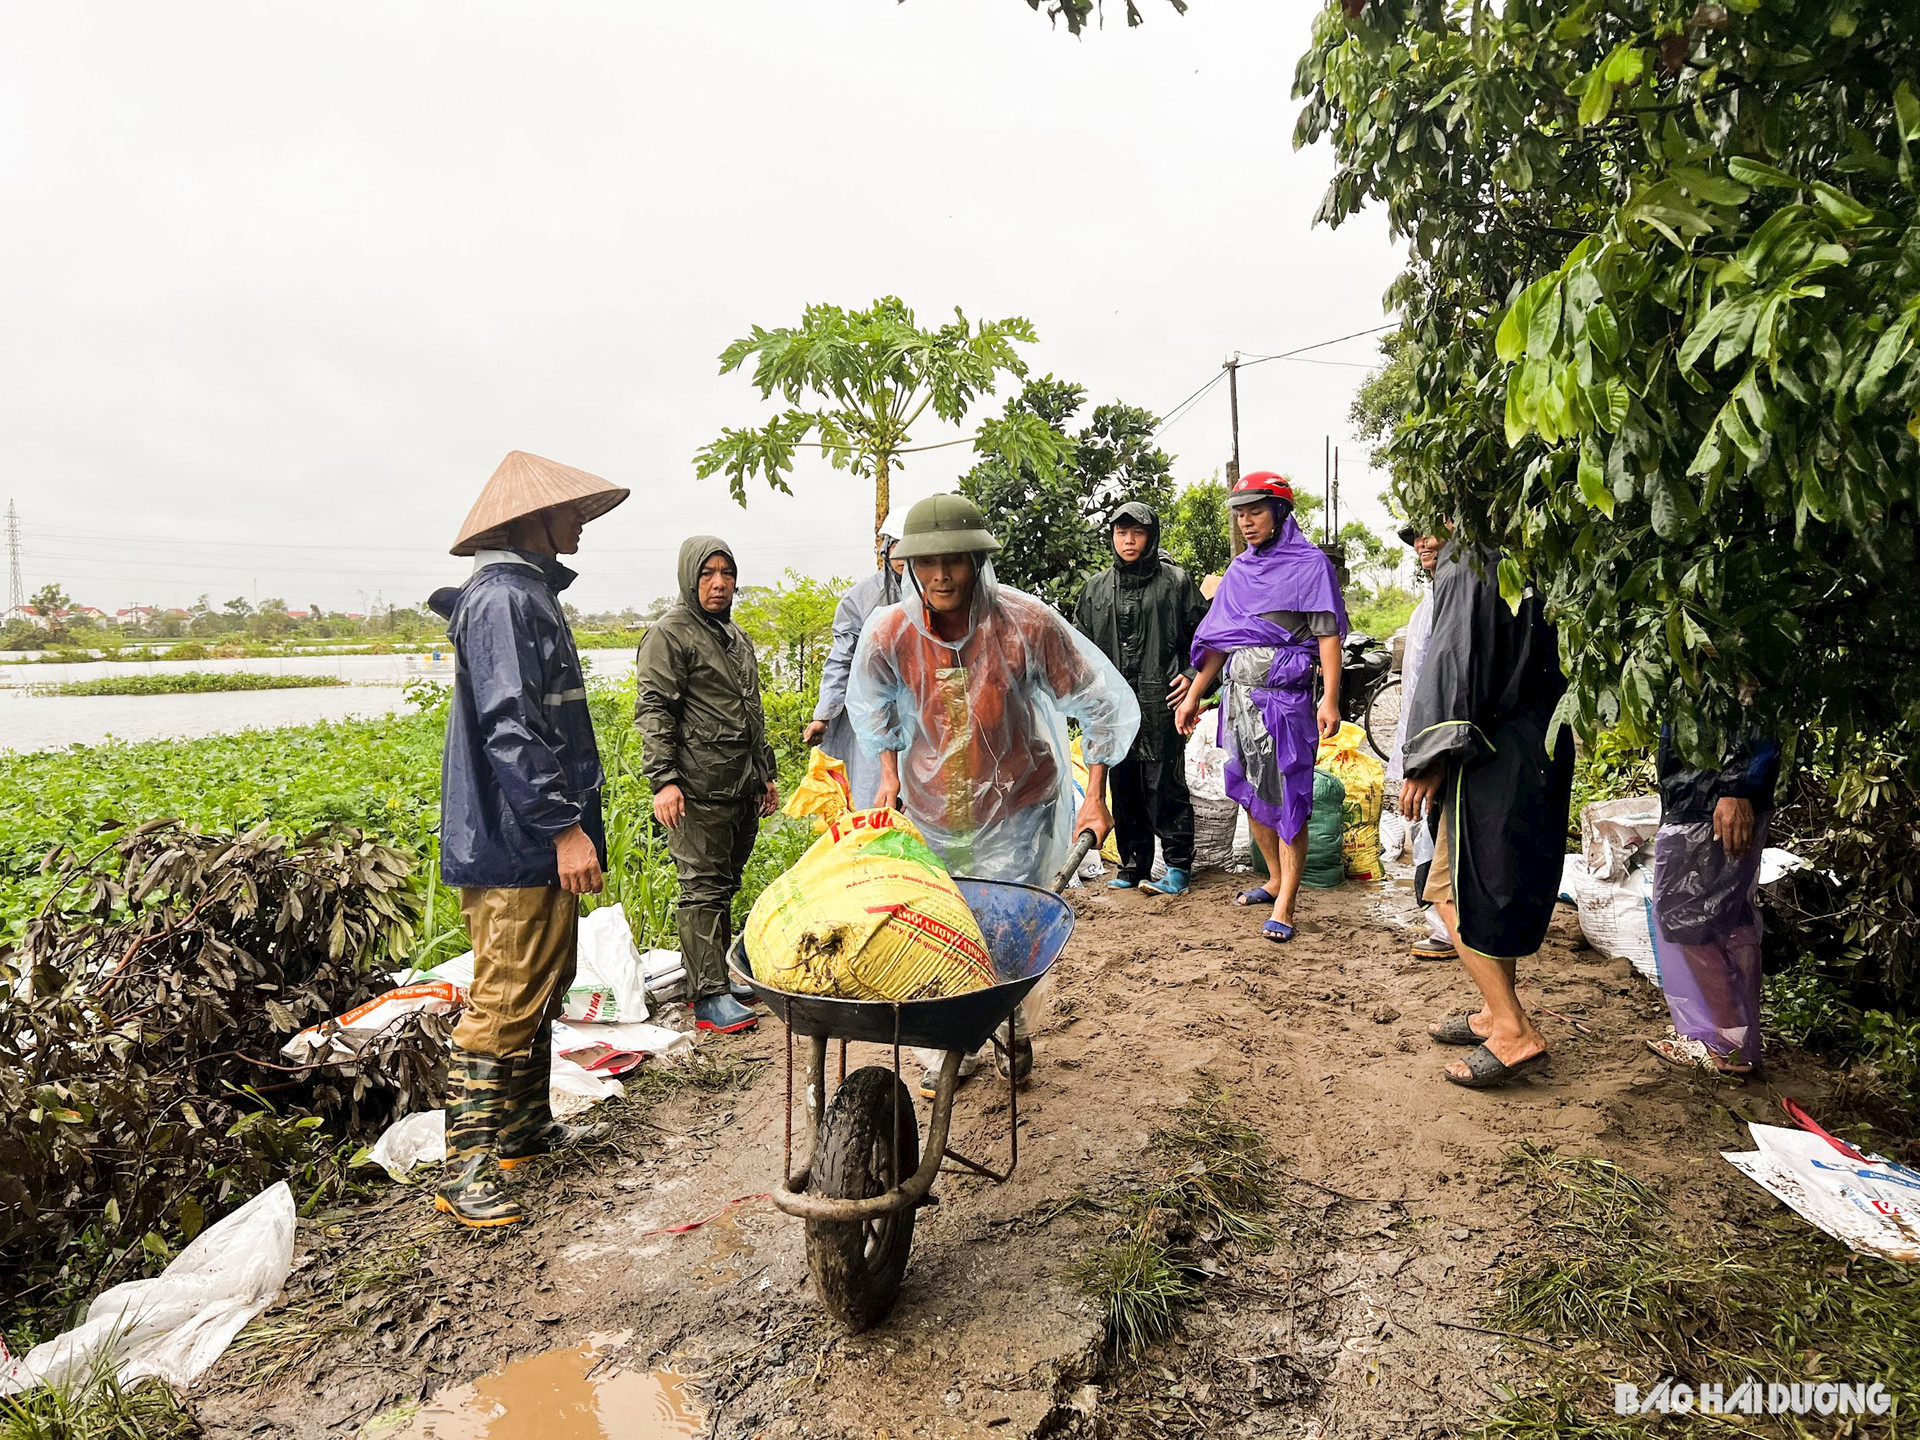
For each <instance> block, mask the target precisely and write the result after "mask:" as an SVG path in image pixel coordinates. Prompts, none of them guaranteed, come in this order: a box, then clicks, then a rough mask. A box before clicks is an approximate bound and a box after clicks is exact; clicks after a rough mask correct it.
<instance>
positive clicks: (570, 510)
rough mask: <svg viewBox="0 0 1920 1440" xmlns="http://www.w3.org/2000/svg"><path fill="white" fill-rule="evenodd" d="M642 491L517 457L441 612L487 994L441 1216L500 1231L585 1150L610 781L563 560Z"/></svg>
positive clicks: (465, 1056) (476, 995) (462, 884)
mask: <svg viewBox="0 0 1920 1440" xmlns="http://www.w3.org/2000/svg"><path fill="white" fill-rule="evenodd" d="M627 493H628V492H627V491H625V490H623V489H621V488H620V487H619V486H616V485H609V484H608V483H607V482H606V481H605V480H602V479H600V478H599V477H598V476H597V475H589V474H587V473H586V472H585V471H584V470H575V469H573V468H572V467H571V466H568V465H561V464H557V463H556V462H554V461H552V460H543V459H542V458H540V457H539V456H538V455H529V454H527V453H525V452H524V451H520V450H515V451H513V452H512V453H511V454H509V455H508V456H507V458H506V459H505V460H503V461H501V462H500V468H499V469H498V470H496V471H494V472H493V478H492V479H491V480H489V481H488V482H487V487H486V489H485V490H483V491H481V493H480V498H479V500H477V501H476V502H475V503H474V507H473V509H472V511H471V512H470V513H469V514H468V516H467V519H466V523H465V524H463V525H462V526H461V527H460V536H459V538H458V539H457V540H455V541H454V544H453V553H454V554H455V555H471V556H472V557H473V575H472V577H471V578H470V579H469V580H468V581H467V583H466V584H465V585H463V586H460V587H459V588H457V589H455V588H451V587H450V588H448V589H444V590H440V591H437V592H435V594H434V596H433V598H432V599H431V600H430V601H429V602H428V603H429V604H430V605H432V607H433V608H434V610H436V611H437V612H439V613H440V614H441V615H444V616H446V617H447V622H448V623H447V633H448V635H449V637H450V638H451V639H452V641H453V648H454V654H455V655H456V656H457V658H458V662H459V668H458V671H457V673H456V675H455V678H454V686H453V702H452V704H451V706H450V707H449V709H448V714H447V749H446V757H445V760H444V762H443V764H442V766H441V772H440V875H441V878H442V879H443V880H444V881H446V883H447V884H448V885H451V886H454V887H456V888H458V889H459V891H460V908H461V911H462V913H463V914H464V915H465V916H466V920H467V930H468V932H469V934H470V936H471V938H472V941H473V985H472V988H471V990H470V991H469V993H468V997H467V1008H466V1011H465V1013H464V1014H463V1015H462V1016H461V1018H460V1023H459V1024H458V1025H457V1026H456V1027H455V1028H454V1032H453V1054H452V1057H451V1059H450V1061H449V1064H448V1071H447V1177H446V1180H445V1181H444V1183H443V1184H442V1185H441V1186H440V1188H439V1190H438V1192H437V1193H436V1194H435V1197H434V1204H435V1206H436V1207H437V1208H438V1209H440V1210H442V1211H444V1212H446V1213H447V1214H449V1215H452V1216H453V1217H454V1219H456V1220H458V1221H459V1222H460V1223H461V1224H463V1225H467V1226H471V1227H475V1228H485V1227H489V1226H495V1225H511V1224H513V1223H514V1222H515V1221H517V1220H519V1219H521V1218H522V1216H521V1210H520V1206H519V1205H518V1204H517V1203H516V1202H515V1201H514V1199H513V1198H512V1196H511V1195H509V1194H508V1193H507V1190H506V1186H505V1183H504V1177H503V1176H502V1174H501V1171H502V1170H503V1169H511V1168H512V1167H513V1166H515V1165H517V1164H519V1163H520V1162H521V1161H523V1160H526V1159H529V1158H531V1157H533V1156H535V1155H544V1154H547V1153H548V1152H550V1151H552V1150H555V1149H558V1148H559V1147H561V1146H562V1145H566V1144H569V1143H573V1142H576V1141H578V1140H579V1139H580V1138H582V1134H583V1132H581V1131H578V1130H575V1129H574V1128H573V1127H569V1126H564V1125H561V1124H560V1123H559V1122H558V1121H556V1120H555V1119H554V1118H553V1112H552V1110H551V1109H549V1108H548V1103H547V1084H548V1077H549V1074H550V1072H551V1070H552V1067H553V1022H554V1020H555V1019H556V1018H557V1017H558V1016H559V1014H560V1007H561V1005H562V1003H563V1002H564V999H565V996H566V993H567V987H568V986H569V985H571V984H572V983H573V976H574V962H575V938H576V933H577V927H578V923H579V915H580V900H579V897H580V896H582V895H589V894H595V893H597V892H598V891H599V890H600V888H601V884H602V880H601V870H602V868H603V867H604V866H605V864H606V834H605V828H604V826H603V824H602V819H601V811H600V788H601V785H602V783H603V782H604V780H605V776H604V774H603V772H602V771H601V768H600V751H599V747H598V746H596V745H595V744H594V739H593V718H592V716H591V714H590V713H589V712H588V709H587V689H586V676H585V673H584V672H583V671H582V670H581V668H580V655H579V652H578V651H577V650H575V648H574V644H573V632H572V631H571V630H570V629H569V628H568V626H567V616H566V612H565V611H564V610H562V609H561V607H560V592H561V591H562V590H564V589H566V588H567V586H568V585H570V584H572V583H573V578H574V574H573V571H571V570H569V569H567V567H566V566H564V565H562V564H561V563H560V560H559V557H560V556H562V555H571V554H573V553H574V552H575V551H576V550H578V549H579V548H580V531H581V529H582V527H583V526H585V525H586V523H587V522H588V521H589V520H592V519H594V518H595V517H597V516H600V515H604V514H605V513H606V512H607V511H609V510H611V509H612V508H613V507H614V506H616V505H618V504H619V503H620V502H621V501H622V500H625V499H626V498H627Z"/></svg>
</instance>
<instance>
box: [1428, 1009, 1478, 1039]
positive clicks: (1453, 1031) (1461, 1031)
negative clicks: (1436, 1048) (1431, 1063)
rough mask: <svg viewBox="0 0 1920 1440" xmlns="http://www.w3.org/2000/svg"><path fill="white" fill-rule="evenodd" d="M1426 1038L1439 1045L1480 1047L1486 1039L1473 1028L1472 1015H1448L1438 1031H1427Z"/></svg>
mask: <svg viewBox="0 0 1920 1440" xmlns="http://www.w3.org/2000/svg"><path fill="white" fill-rule="evenodd" d="M1427 1038H1428V1039H1429V1040H1432V1041H1434V1042H1435V1043H1436V1044H1440V1045H1481V1044H1484V1043H1485V1042H1486V1038H1487V1037H1486V1036H1484V1035H1482V1034H1480V1033H1479V1032H1478V1031H1477V1030H1475V1029H1474V1028H1473V1016H1472V1015H1449V1016H1447V1018H1446V1019H1444V1020H1442V1021H1441V1022H1440V1028H1439V1029H1437V1030H1429V1031H1427Z"/></svg>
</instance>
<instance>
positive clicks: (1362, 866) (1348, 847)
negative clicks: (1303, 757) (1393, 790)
mask: <svg viewBox="0 0 1920 1440" xmlns="http://www.w3.org/2000/svg"><path fill="white" fill-rule="evenodd" d="M1314 763H1315V764H1316V765H1318V766H1319V767H1320V768H1321V769H1322V770H1331V771H1332V772H1333V773H1334V774H1336V775H1338V776H1339V777H1340V783H1341V784H1343V785H1345V786H1346V787H1347V813H1348V820H1347V831H1346V834H1345V835H1344V836H1343V837H1342V839H1341V842H1340V848H1341V850H1342V851H1344V852H1345V855H1346V861H1347V878H1348V879H1350V880H1384V879H1386V877H1387V867H1386V865H1385V863H1384V862H1383V861H1382V860H1381V858H1380V806H1381V804H1382V802H1383V801H1384V800H1385V798H1386V790H1387V767H1386V766H1385V765H1383V764H1382V763H1381V762H1380V760H1379V759H1378V758H1377V757H1376V756H1375V755H1374V754H1373V752H1372V751H1370V750H1369V749H1368V748H1367V732H1366V731H1364V730H1362V729H1361V728H1360V727H1359V726H1358V725H1355V724H1353V723H1352V722H1351V721H1348V722H1346V723H1344V724H1342V725H1341V727H1340V729H1339V730H1338V731H1337V732H1335V734H1334V736H1333V738H1332V739H1331V740H1322V741H1321V742H1320V755H1319V758H1318V759H1317V760H1316V761H1315V762H1314Z"/></svg>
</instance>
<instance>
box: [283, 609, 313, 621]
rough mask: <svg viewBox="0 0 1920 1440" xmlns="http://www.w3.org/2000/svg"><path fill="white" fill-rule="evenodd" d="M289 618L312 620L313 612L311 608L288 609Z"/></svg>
mask: <svg viewBox="0 0 1920 1440" xmlns="http://www.w3.org/2000/svg"><path fill="white" fill-rule="evenodd" d="M287 618H288V619H289V620H311V619H312V618H313V612H312V611H311V610H289V611H287Z"/></svg>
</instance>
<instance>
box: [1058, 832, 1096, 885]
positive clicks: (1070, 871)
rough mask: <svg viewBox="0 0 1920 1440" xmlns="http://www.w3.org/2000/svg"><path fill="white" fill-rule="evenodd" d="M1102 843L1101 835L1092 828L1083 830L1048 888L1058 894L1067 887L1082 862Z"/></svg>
mask: <svg viewBox="0 0 1920 1440" xmlns="http://www.w3.org/2000/svg"><path fill="white" fill-rule="evenodd" d="M1099 843H1100V837H1099V836H1097V835H1095V834H1094V833H1093V831H1091V830H1082V831H1081V832H1080V838H1079V839H1078V840H1076V841H1074V842H1073V849H1071V850H1069V851H1068V852H1067V863H1066V864H1064V865H1062V866H1061V867H1060V870H1059V873H1058V874H1056V875H1055V876H1054V877H1053V884H1052V885H1051V886H1049V887H1048V888H1049V889H1051V890H1052V891H1053V893H1054V894H1056V895H1058V894H1060V893H1061V892H1062V891H1064V890H1065V889H1066V888H1067V882H1068V881H1069V880H1071V879H1073V876H1074V872H1075V871H1077V870H1078V869H1079V868H1080V862H1081V861H1082V860H1084V859H1086V858H1087V855H1088V852H1090V851H1091V850H1092V849H1093V847H1094V846H1096V845H1098V844H1099Z"/></svg>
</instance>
